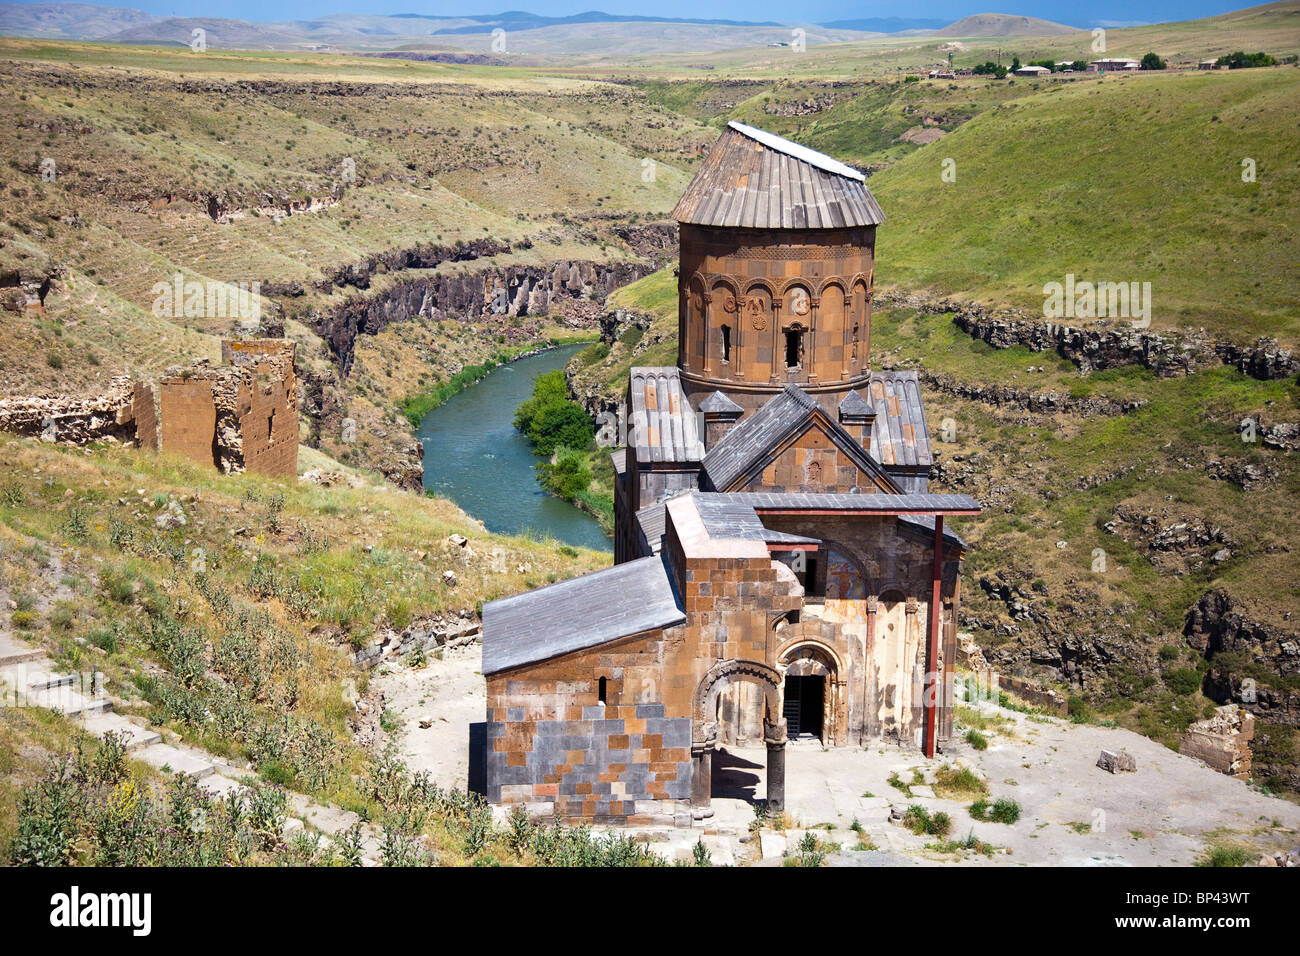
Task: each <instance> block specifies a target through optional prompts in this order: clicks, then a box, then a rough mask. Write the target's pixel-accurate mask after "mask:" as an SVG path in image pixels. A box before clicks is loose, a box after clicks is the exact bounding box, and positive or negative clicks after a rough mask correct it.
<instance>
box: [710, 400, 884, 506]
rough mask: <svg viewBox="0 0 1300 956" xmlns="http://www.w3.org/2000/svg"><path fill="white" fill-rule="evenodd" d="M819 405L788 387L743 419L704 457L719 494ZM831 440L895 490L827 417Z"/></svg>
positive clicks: (801, 425)
mask: <svg viewBox="0 0 1300 956" xmlns="http://www.w3.org/2000/svg"><path fill="white" fill-rule="evenodd" d="M819 410H820V406H819V405H818V404H817V402H815V401H814V400H813V398H812V397H811V396H810V395H808V393H807V392H805V391H804V390H803V389H801V388H799V386H797V385H787V386H786V387H785V388H784V389H782V390H781V393H780V394H779V395H775V396H773V397H772V398H770V399H768V400H767V403H766V404H764V405H763V407H762V408H760V409H759V410H758V411H756V412H754V413H752V414H750V415H748V416H746V417H745V418H742V419H741V420H740V422H739V423H738V424H737V425H736V426H735V427H733V428H732V429H731V430H730V431H729V432H727V434H725V435H723V436H722V439H721V441H719V442H718V443H717V444H716V445H714V446H713V447H712V448H710V449H709V452H708V454H706V455H705V456H704V462H703V465H704V473H705V474H706V475H708V478H709V482H710V484H712V486H713V488H714V489H715V490H718V491H722V490H725V489H727V488H729V487H731V485H732V483H733V482H735V481H737V480H739V479H740V478H743V477H744V476H745V475H746V474H747V473H748V472H749V471H750V470H751V469H753V468H754V466H755V465H757V464H759V463H760V462H761V461H763V460H764V459H765V457H766V456H767V454H768V452H770V451H771V450H772V449H773V448H774V447H775V446H776V445H778V444H780V443H781V442H782V441H784V440H785V439H786V438H789V437H790V436H791V435H794V434H797V433H798V432H799V431H801V430H802V429H803V428H804V427H805V426H806V424H807V422H808V420H809V419H810V418H811V417H812V416H813V414H814V413H815V412H817V411H819ZM825 417H826V421H827V426H828V430H829V434H830V436H831V439H832V440H833V441H834V442H835V444H836V445H837V446H839V448H840V450H841V451H843V452H844V453H845V454H846V455H848V456H849V457H850V458H851V459H852V460H853V461H854V462H856V463H857V465H858V467H859V468H861V469H863V470H864V471H866V472H867V473H869V474H873V475H877V476H879V477H880V478H882V479H883V480H884V481H885V482H886V483H888V484H889V485H890V486H891V487H893V480H892V479H891V478H890V477H889V476H888V475H887V474H885V472H884V470H883V469H881V467H880V464H879V462H877V461H875V460H873V459H872V457H871V456H870V455H868V454H867V453H866V452H865V451H864V450H863V449H862V446H861V445H859V444H858V443H857V442H856V441H854V440H853V436H851V435H849V434H848V433H847V432H846V431H844V429H843V428H842V427H841V426H840V424H839V422H836V421H834V420H833V419H831V418H830V417H829V416H825Z"/></svg>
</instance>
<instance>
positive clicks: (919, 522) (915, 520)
mask: <svg viewBox="0 0 1300 956" xmlns="http://www.w3.org/2000/svg"><path fill="white" fill-rule="evenodd" d="M898 523H899V524H901V525H904V526H905V527H908V528H914V529H916V530H917V531H919V532H921V533H922V534H924V535H925V536H926V540H927V541H932V540H934V515H899V516H898ZM943 540H944V541H945V542H946V543H947V544H955V545H956V546H957V547H959V548H962V549H967V548H968V545H967V544H966V542H965V540H963V539H962V537H961V536H960V535H958V534H957V532H955V531H953V530H951V529H950V528H949V527H948V526H947V525H944V528H943Z"/></svg>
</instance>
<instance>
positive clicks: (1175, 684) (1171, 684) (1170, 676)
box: [1164, 667, 1201, 697]
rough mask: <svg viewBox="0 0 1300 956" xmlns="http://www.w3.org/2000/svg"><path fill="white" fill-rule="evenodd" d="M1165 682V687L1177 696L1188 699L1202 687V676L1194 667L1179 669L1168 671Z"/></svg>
mask: <svg viewBox="0 0 1300 956" xmlns="http://www.w3.org/2000/svg"><path fill="white" fill-rule="evenodd" d="M1164 681H1165V686H1166V687H1168V688H1169V689H1170V690H1171V691H1173V692H1174V693H1175V694H1178V695H1179V696H1180V697H1187V696H1189V695H1191V694H1194V693H1196V689H1197V688H1198V687H1200V686H1201V674H1200V671H1198V670H1196V669H1195V668H1194V667H1178V668H1175V669H1174V670H1171V671H1166V672H1165V675H1164Z"/></svg>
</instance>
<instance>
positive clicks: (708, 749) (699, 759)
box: [691, 743, 713, 808]
mask: <svg viewBox="0 0 1300 956" xmlns="http://www.w3.org/2000/svg"><path fill="white" fill-rule="evenodd" d="M691 760H692V761H694V764H695V766H694V767H693V768H692V773H691V806H693V807H699V808H703V807H707V806H709V802H710V800H711V799H712V797H713V745H712V744H711V743H706V744H700V743H694V744H691Z"/></svg>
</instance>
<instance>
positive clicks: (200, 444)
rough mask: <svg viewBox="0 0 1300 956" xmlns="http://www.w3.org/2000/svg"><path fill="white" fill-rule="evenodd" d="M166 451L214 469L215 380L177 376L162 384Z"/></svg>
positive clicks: (161, 439)
mask: <svg viewBox="0 0 1300 956" xmlns="http://www.w3.org/2000/svg"><path fill="white" fill-rule="evenodd" d="M158 411H159V418H160V428H159V432H158V446H159V448H160V449H161V450H162V451H166V452H170V453H172V454H175V455H183V456H185V457H186V458H188V459H190V460H191V461H194V462H197V463H198V464H200V465H206V466H207V467H209V468H211V467H212V466H213V465H214V464H215V463H216V460H215V457H214V445H215V442H216V434H217V409H216V404H215V403H214V401H213V397H212V382H211V381H210V380H208V379H206V378H187V377H180V376H177V377H174V378H165V379H163V380H162V381H160V382H159V383H158Z"/></svg>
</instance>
